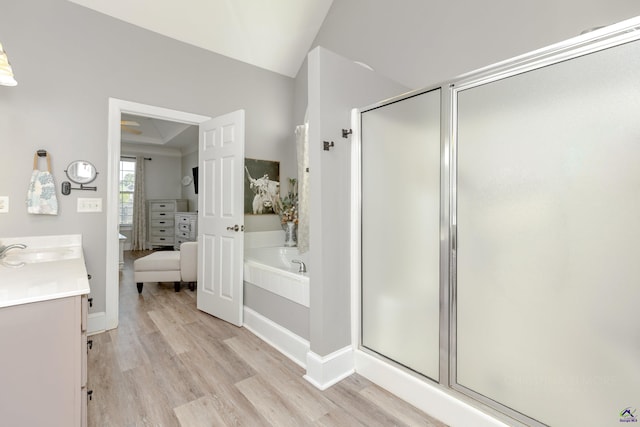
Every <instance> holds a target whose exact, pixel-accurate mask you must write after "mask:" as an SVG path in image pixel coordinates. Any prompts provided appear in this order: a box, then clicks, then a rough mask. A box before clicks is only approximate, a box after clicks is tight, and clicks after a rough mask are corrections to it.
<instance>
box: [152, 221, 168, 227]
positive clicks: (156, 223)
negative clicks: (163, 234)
mask: <svg viewBox="0 0 640 427" xmlns="http://www.w3.org/2000/svg"><path fill="white" fill-rule="evenodd" d="M150 225H151V227H173V219H153V220H151V224H150Z"/></svg>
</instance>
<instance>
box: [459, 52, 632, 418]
mask: <svg viewBox="0 0 640 427" xmlns="http://www.w3.org/2000/svg"><path fill="white" fill-rule="evenodd" d="M638 70H640V44H639V43H638V42H634V43H633V44H627V45H623V46H620V47H617V48H613V49H609V50H606V51H603V52H599V53H596V54H592V55H589V56H586V57H581V58H578V59H573V60H570V61H566V62H563V63H559V64H555V65H552V66H549V67H546V68H543V69H539V70H536V71H532V72H528V73H526V74H521V75H518V76H515V77H511V78H507V79H504V80H501V81H498V82H494V83H490V84H487V85H484V86H479V87H476V88H471V89H468V90H464V91H461V92H460V93H459V96H458V137H459V138H458V145H457V149H458V176H457V179H458V187H457V221H458V252H457V355H456V357H457V365H456V369H457V383H458V384H460V385H462V386H464V387H466V388H468V389H471V390H473V391H475V392H477V393H480V394H481V395H484V396H486V397H488V398H490V399H493V400H495V401H497V402H500V403H502V404H504V405H506V406H508V407H511V408H512V409H514V410H517V411H519V412H522V413H524V414H526V415H528V416H530V417H532V418H534V419H537V420H538V421H541V422H543V423H545V424H549V425H553V426H606V425H620V419H621V412H623V411H624V410H625V409H626V408H628V407H630V408H631V409H632V410H635V408H639V409H640V332H639V331H640V305H639V304H640V251H639V249H638V248H639V245H640V72H639V71H638ZM636 416H640V413H637V414H636Z"/></svg>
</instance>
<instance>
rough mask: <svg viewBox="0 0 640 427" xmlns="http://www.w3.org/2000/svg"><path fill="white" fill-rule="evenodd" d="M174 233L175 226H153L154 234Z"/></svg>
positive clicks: (168, 234)
mask: <svg viewBox="0 0 640 427" xmlns="http://www.w3.org/2000/svg"><path fill="white" fill-rule="evenodd" d="M172 234H173V227H171V226H169V227H151V235H152V236H171V235H172Z"/></svg>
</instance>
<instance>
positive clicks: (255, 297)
mask: <svg viewBox="0 0 640 427" xmlns="http://www.w3.org/2000/svg"><path fill="white" fill-rule="evenodd" d="M244 305H245V306H247V307H249V308H250V309H252V310H253V311H255V312H257V313H260V314H261V315H263V316H264V317H266V318H268V319H270V320H272V321H273V322H275V323H277V324H279V325H280V326H282V327H284V328H286V329H288V330H290V331H291V332H293V333H294V334H296V335H298V336H299V337H300V338H304V339H306V340H308V339H309V309H308V308H307V307H305V306H302V305H300V304H297V303H295V302H293V301H289V300H288V299H286V298H282V297H281V296H278V295H276V294H273V293H271V292H269V291H266V290H264V289H262V288H259V287H257V286H255V285H252V284H251V283H247V282H244Z"/></svg>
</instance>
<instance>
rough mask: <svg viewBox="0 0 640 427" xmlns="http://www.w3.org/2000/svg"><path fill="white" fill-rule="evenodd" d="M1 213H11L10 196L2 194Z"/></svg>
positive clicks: (0, 200)
mask: <svg viewBox="0 0 640 427" xmlns="http://www.w3.org/2000/svg"><path fill="white" fill-rule="evenodd" d="M0 213H9V196H0Z"/></svg>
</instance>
